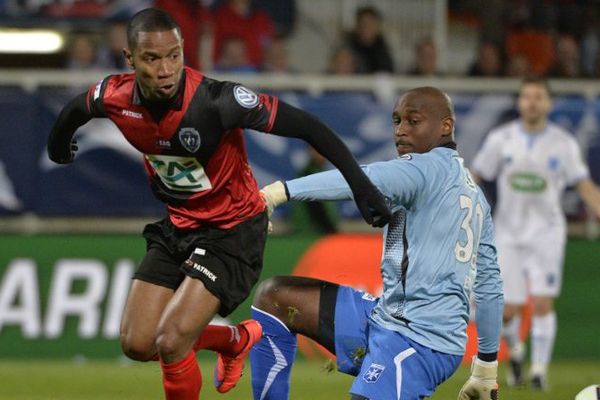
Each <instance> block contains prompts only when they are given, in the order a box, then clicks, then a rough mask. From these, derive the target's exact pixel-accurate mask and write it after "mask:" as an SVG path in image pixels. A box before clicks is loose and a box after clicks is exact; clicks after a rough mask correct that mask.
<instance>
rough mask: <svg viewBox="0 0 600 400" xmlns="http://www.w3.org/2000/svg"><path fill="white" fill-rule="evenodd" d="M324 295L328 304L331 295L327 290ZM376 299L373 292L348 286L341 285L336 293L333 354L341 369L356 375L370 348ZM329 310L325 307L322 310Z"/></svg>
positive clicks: (323, 311) (325, 302)
mask: <svg viewBox="0 0 600 400" xmlns="http://www.w3.org/2000/svg"><path fill="white" fill-rule="evenodd" d="M323 297H324V300H325V301H323V302H322V303H324V305H325V304H327V302H328V301H327V300H326V299H327V297H330V298H331V297H332V295H327V294H326V293H324V294H323ZM376 303H377V298H376V297H374V296H373V295H371V294H369V293H367V292H364V291H361V290H356V289H353V288H351V287H348V286H339V288H338V290H337V292H336V293H335V307H334V312H333V313H330V315H332V316H333V319H334V323H333V327H332V330H333V331H334V334H335V340H334V342H335V343H334V346H335V352H334V354H335V355H336V361H337V366H338V370H339V371H340V372H343V373H346V374H349V375H353V376H356V375H357V374H358V373H359V371H360V368H361V366H362V363H363V360H364V358H365V355H366V354H367V352H368V334H369V316H370V315H371V310H373V307H375V304H376ZM330 308H331V307H330ZM326 310H327V309H326V308H325V307H323V309H322V311H321V312H322V313H323V314H324V313H325V311H326Z"/></svg>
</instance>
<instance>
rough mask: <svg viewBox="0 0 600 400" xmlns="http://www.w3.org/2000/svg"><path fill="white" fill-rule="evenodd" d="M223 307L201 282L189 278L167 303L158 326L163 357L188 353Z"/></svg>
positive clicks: (159, 343)
mask: <svg viewBox="0 0 600 400" xmlns="http://www.w3.org/2000/svg"><path fill="white" fill-rule="evenodd" d="M220 306H221V302H220V301H219V299H218V298H217V297H216V296H215V295H214V294H212V293H211V292H210V291H209V290H208V289H207V288H206V286H204V283H203V282H202V281H201V280H199V279H195V278H192V277H189V276H187V277H186V278H185V279H184V280H183V282H182V283H181V285H180V286H179V288H178V289H177V290H176V291H175V294H174V295H173V297H172V298H171V300H170V301H169V302H168V304H167V306H166V307H165V310H164V312H163V315H162V317H161V319H160V321H159V324H158V334H157V345H158V347H159V350H160V351H161V355H162V352H163V351H166V352H182V351H183V352H184V353H185V352H187V351H189V349H190V348H191V346H192V345H193V343H194V341H195V339H196V338H197V337H198V336H199V335H200V333H201V332H202V330H203V329H204V328H205V327H206V325H208V323H209V322H210V321H211V320H212V319H213V317H214V316H215V315H216V313H217V311H218V310H219V307H220ZM188 347H189V348H188Z"/></svg>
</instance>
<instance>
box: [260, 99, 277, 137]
mask: <svg viewBox="0 0 600 400" xmlns="http://www.w3.org/2000/svg"><path fill="white" fill-rule="evenodd" d="M260 103H261V104H264V106H265V108H266V109H267V111H268V113H269V121H268V123H267V126H266V127H265V132H271V129H273V123H274V122H275V117H276V116H277V107H278V105H279V99H278V98H277V97H274V96H269V95H266V94H261V95H260Z"/></svg>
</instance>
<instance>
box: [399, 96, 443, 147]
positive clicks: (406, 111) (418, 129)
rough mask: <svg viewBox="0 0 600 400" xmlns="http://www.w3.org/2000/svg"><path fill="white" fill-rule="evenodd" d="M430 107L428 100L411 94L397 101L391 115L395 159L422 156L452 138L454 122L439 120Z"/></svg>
mask: <svg viewBox="0 0 600 400" xmlns="http://www.w3.org/2000/svg"><path fill="white" fill-rule="evenodd" d="M434 104H435V102H434V101H433V100H432V99H431V98H430V97H429V96H427V95H420V94H418V93H413V92H409V93H407V94H405V95H404V96H402V97H401V98H400V100H398V102H397V103H396V107H395V108H394V112H393V113H392V120H393V124H394V143H395V144H396V151H398V155H403V154H406V153H426V152H428V151H429V150H431V149H433V148H434V147H437V146H438V145H440V144H441V143H442V141H443V139H444V137H447V136H450V135H451V134H452V129H453V126H454V120H453V119H452V117H451V116H440V115H439V114H440V113H438V112H435V110H434V109H433V108H434V107H435V105H434Z"/></svg>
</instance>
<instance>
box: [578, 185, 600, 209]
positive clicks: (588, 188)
mask: <svg viewBox="0 0 600 400" xmlns="http://www.w3.org/2000/svg"><path fill="white" fill-rule="evenodd" d="M577 192H578V193H579V195H580V196H581V198H582V199H583V202H584V203H585V204H586V206H588V207H589V208H590V209H591V210H592V211H593V212H594V214H595V215H596V217H597V218H600V190H599V189H598V186H596V185H595V184H594V182H593V181H592V180H591V179H589V178H588V179H583V180H582V181H580V182H579V183H578V184H577Z"/></svg>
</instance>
